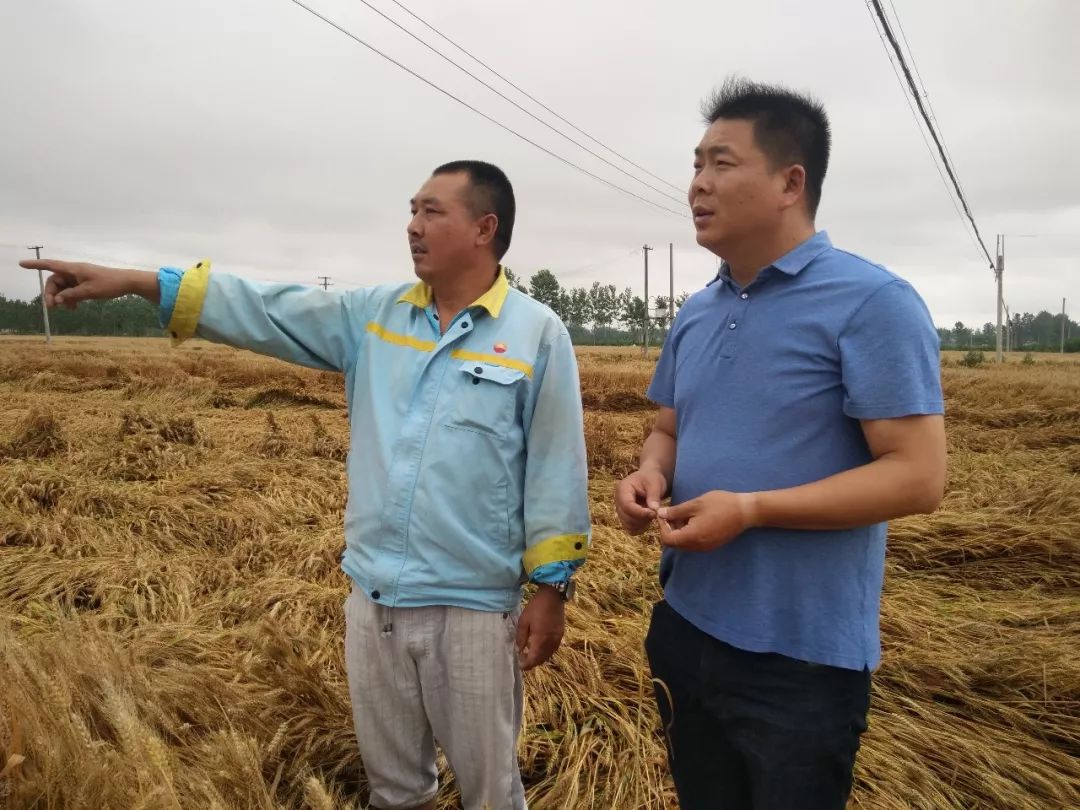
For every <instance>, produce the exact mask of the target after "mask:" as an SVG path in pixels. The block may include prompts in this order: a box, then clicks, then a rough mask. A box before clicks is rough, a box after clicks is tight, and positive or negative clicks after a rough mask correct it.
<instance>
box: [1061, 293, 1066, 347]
mask: <svg viewBox="0 0 1080 810" xmlns="http://www.w3.org/2000/svg"><path fill="white" fill-rule="evenodd" d="M1061 353H1062V354H1065V299H1064V298H1062V299H1061Z"/></svg>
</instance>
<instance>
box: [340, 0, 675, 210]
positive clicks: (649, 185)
mask: <svg viewBox="0 0 1080 810" xmlns="http://www.w3.org/2000/svg"><path fill="white" fill-rule="evenodd" d="M360 3H362V4H363V5H365V6H367V7H368V8H369V9H371V10H372V11H374V12H375V13H376V14H378V15H379V16H380V17H382V18H383V19H384V20H386V21H388V22H389V23H390V24H391V25H393V26H395V27H396V28H398V29H399V30H401V31H404V32H405V33H406V34H408V35H409V36H410V37H412V38H413V39H415V40H416V41H417V42H419V43H420V44H421V45H423V46H424V47H425V48H427V49H428V50H429V51H431V52H432V53H434V54H436V55H438V56H440V57H441V58H442V59H444V60H445V61H447V62H449V63H450V64H451V65H453V66H454V67H456V68H457V69H458V70H460V71H461V72H462V73H464V74H465V75H466V76H469V77H470V78H472V79H474V80H476V81H478V82H479V83H480V84H482V85H484V87H486V88H487V89H488V90H490V91H491V92H492V93H494V94H495V95H497V96H498V97H499V98H501V99H502V100H503V101H506V102H508V103H510V104H513V105H514V106H515V107H517V109H519V110H521V112H523V113H525V114H526V115H527V116H529V117H530V118H532V119H533V120H534V121H536V122H538V123H540V124H543V125H544V126H545V127H547V128H548V129H550V130H551V131H552V132H554V133H555V134H556V135H559V136H561V137H563V138H565V139H566V140H568V141H570V143H572V144H573V145H574V146H576V147H578V148H579V149H584V150H585V151H586V152H588V153H589V154H590V155H592V156H593V157H594V158H596V159H597V160H600V161H603V162H604V163H606V164H607V165H608V166H610V167H611V168H613V169H614V170H615V171H617V172H621V173H622V174H624V175H626V176H627V177H629V178H630V179H631V180H633V181H634V182H636V183H641V185H643V186H645V187H646V188H649V189H652V190H653V191H655V192H656V193H657V194H659V195H661V196H663V197H666V198H667V199H669V200H671V201H672V202H675V203H678V204H680V205H686V200H685V199H680V198H679V197H673V196H672V195H671V194H670V193H668V192H666V191H664V190H663V189H660V188H657V187H656V186H654V185H653V184H652V183H649V182H647V181H645V180H642V179H641V178H640V177H637V176H635V175H634V174H631V173H630V172H628V171H626V169H624V168H622V167H621V166H618V165H616V164H614V163H612V162H611V161H610V160H608V159H607V158H606V157H604V156H603V155H598V154H597V153H596V152H594V151H593V150H592V149H590V148H589V147H587V146H585V144H583V143H581V142H579V141H576V140H574V139H573V138H571V137H570V136H569V135H567V134H566V133H565V132H563V131H562V130H560V129H558V128H556V127H553V126H552V125H551V124H549V123H548V122H547V121H545V120H544V119H543V118H541V117H539V116H538V115H536V114H535V113H533V112H530V111H529V110H527V109H525V108H524V107H522V106H521V105H520V104H518V103H517V102H516V101H514V100H513V99H512V98H510V97H509V96H507V95H506V94H505V93H502V92H500V91H499V90H497V89H496V88H494V87H492V86H491V85H490V84H488V83H487V82H485V81H484V80H483V79H481V78H480V77H479V76H477V75H476V74H475V73H473V72H472V71H470V70H469V69H468V68H465V67H462V66H461V65H460V64H458V63H457V62H455V61H454V60H453V59H451V58H450V57H449V56H447V55H446V54H445V53H443V52H442V51H440V50H439V49H438V48H436V47H435V46H434V45H432V44H430V43H429V42H426V41H425V40H424V39H422V38H421V37H419V36H417V35H416V34H414V33H413V32H412V31H410V30H409V29H408V28H406V27H405V26H404V25H402V24H401V23H399V22H398V21H397V20H395V19H394V18H393V17H391V16H390V15H388V14H386V13H385V12H384V11H382V10H381V9H379V8H377V7H375V6H373V5H372V4H371V3H369V2H368V0H360ZM406 10H407V9H406Z"/></svg>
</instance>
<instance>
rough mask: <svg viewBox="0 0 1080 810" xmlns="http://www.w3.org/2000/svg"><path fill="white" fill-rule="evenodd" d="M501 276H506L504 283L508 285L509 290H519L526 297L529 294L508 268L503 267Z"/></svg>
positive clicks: (515, 274)
mask: <svg viewBox="0 0 1080 810" xmlns="http://www.w3.org/2000/svg"><path fill="white" fill-rule="evenodd" d="M503 275H505V276H506V283H507V284H509V285H510V287H511V288H513V289H515V290H519V291H520V292H523V293H525V294H526V295H528V294H529V288H528V287H526V286H525V284H524V283H522V281H521V279H520V278H518V275H517V273H515V272H514V271H513V270H511V269H510V268H509V267H506V266H504V267H503Z"/></svg>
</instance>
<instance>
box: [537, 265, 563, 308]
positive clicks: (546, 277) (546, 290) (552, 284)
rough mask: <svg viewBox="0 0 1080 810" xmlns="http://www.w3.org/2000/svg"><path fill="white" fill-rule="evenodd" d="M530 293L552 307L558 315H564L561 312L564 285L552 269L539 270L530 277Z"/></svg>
mask: <svg viewBox="0 0 1080 810" xmlns="http://www.w3.org/2000/svg"><path fill="white" fill-rule="evenodd" d="M529 295H531V296H532V297H533V298H535V299H536V300H537V301H539V302H540V303H541V304H545V305H547V306H549V307H551V309H552V310H553V311H554V312H555V314H556V315H558V316H559V317H560V318H561V317H562V315H563V313H562V312H560V310H561V309H562V307H563V301H562V285H560V284H559V280H558V279H557V278H555V274H554V273H552V272H551V271H550V270H547V269H544V270H537V271H536V272H535V273H534V274H533V277H532V278H531V279H529Z"/></svg>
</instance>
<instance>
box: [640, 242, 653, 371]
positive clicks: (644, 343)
mask: <svg viewBox="0 0 1080 810" xmlns="http://www.w3.org/2000/svg"><path fill="white" fill-rule="evenodd" d="M650 250H652V248H651V247H649V246H648V245H642V246H641V252H642V253H644V254H645V321H644V323H642V325H641V334H642V340H641V356H642V357H646V358H647V357H648V356H649V251H650Z"/></svg>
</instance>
